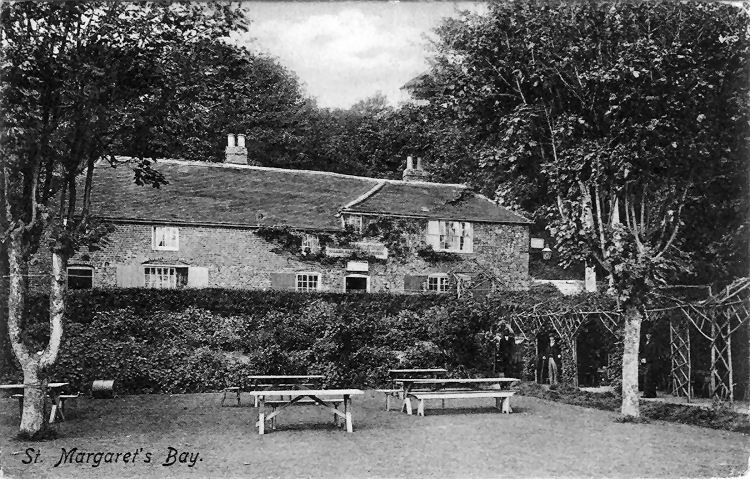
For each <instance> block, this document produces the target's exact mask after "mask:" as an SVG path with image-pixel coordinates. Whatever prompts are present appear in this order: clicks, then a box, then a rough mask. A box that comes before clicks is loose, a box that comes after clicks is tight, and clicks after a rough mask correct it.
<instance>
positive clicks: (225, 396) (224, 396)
mask: <svg viewBox="0 0 750 479" xmlns="http://www.w3.org/2000/svg"><path fill="white" fill-rule="evenodd" d="M226 398H227V391H226V389H225V390H224V394H222V395H221V405H220V406H219V407H224V400H225V399H226Z"/></svg>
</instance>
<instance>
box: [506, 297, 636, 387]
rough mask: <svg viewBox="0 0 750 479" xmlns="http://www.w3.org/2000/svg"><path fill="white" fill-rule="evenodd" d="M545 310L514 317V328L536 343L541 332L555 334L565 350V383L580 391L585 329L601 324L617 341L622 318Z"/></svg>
mask: <svg viewBox="0 0 750 479" xmlns="http://www.w3.org/2000/svg"><path fill="white" fill-rule="evenodd" d="M547 306H548V305H547ZM542 307H543V305H538V306H537V307H535V308H534V309H533V310H532V311H530V312H520V311H519V312H516V313H513V314H512V315H511V317H510V321H511V326H512V328H513V329H514V331H518V332H519V333H520V334H521V337H523V338H524V339H525V340H527V341H532V340H534V339H535V338H536V336H537V335H538V334H539V333H540V332H544V331H554V332H555V333H556V334H557V336H558V337H559V338H560V341H561V342H562V343H563V345H564V346H565V348H564V349H563V351H562V355H563V358H562V361H563V380H564V381H565V382H568V383H571V384H573V385H574V386H576V387H577V386H578V348H577V341H576V340H577V339H578V334H579V332H580V330H581V327H582V326H583V325H584V324H586V323H588V322H589V321H593V320H598V321H600V322H601V324H602V325H603V326H604V327H605V328H606V329H607V331H609V332H610V333H611V334H612V335H613V336H614V337H617V335H618V333H617V332H618V330H619V329H620V324H621V323H620V320H621V315H620V313H618V312H615V311H603V310H595V311H585V310H579V309H577V308H575V307H574V308H570V309H560V310H542ZM537 355H538V352H537Z"/></svg>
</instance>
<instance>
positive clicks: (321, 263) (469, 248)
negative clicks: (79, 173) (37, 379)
mask: <svg viewBox="0 0 750 479" xmlns="http://www.w3.org/2000/svg"><path fill="white" fill-rule="evenodd" d="M127 163H128V160H127V159H123V164H121V165H119V166H118V167H117V168H112V167H111V166H110V165H109V164H106V163H105V164H102V165H101V166H97V167H96V169H95V176H94V181H93V184H94V187H93V190H92V200H91V210H92V212H93V214H94V215H95V216H96V217H98V218H100V219H102V220H105V221H106V222H108V223H110V224H111V225H112V227H113V228H112V230H113V231H112V232H111V233H110V234H109V235H108V236H107V238H106V241H105V242H104V243H103V244H102V245H101V246H100V247H99V248H98V249H96V250H91V251H89V250H84V251H80V252H79V253H77V254H76V256H75V257H73V258H72V259H71V261H70V266H69V270H68V273H69V286H70V287H71V288H89V287H105V288H109V287H152V288H179V287H222V288H247V289H290V290H298V291H309V290H316V291H317V290H319V291H351V292H376V291H390V292H403V291H406V292H415V291H435V292H445V291H450V290H452V289H455V288H457V287H464V288H469V287H471V285H472V284H473V285H474V286H475V287H476V286H477V285H479V284H480V283H481V284H482V285H483V288H492V289H508V290H517V289H526V288H528V283H529V278H528V256H529V255H528V249H529V231H528V230H529V228H528V225H529V222H528V220H526V219H525V218H523V217H521V216H519V215H517V214H515V213H513V212H511V211H508V210H507V209H505V208H502V207H500V206H498V205H496V204H495V203H493V202H492V201H490V200H489V199H487V198H485V197H483V196H481V195H477V194H474V193H472V192H470V191H469V190H468V189H467V188H466V187H465V186H464V185H459V184H441V183H433V182H430V181H429V175H428V173H427V171H425V169H424V168H423V167H422V164H421V161H419V160H418V161H417V162H416V164H415V162H413V161H412V159H411V158H409V159H408V164H407V168H406V169H405V171H404V172H403V180H384V179H376V178H366V177H358V176H350V175H343V174H337V173H329V172H322V171H306V170H288V169H280V168H267V167H261V166H254V165H251V164H248V159H247V150H246V149H245V147H244V136H243V135H238V138H237V141H236V142H235V138H234V136H233V135H229V142H228V146H227V159H226V161H225V162H224V163H204V162H191V161H182V160H167V159H165V160H159V161H157V162H156V164H155V169H157V170H158V171H159V172H161V173H162V174H163V175H164V176H165V178H166V180H167V181H168V184H166V185H163V186H161V187H160V188H158V189H157V188H151V187H144V186H138V185H136V184H135V183H134V182H133V178H132V171H131V169H130V168H128V167H127ZM373 227H374V230H375V231H376V234H372V231H373ZM389 246H390V248H389ZM488 285H489V286H488Z"/></svg>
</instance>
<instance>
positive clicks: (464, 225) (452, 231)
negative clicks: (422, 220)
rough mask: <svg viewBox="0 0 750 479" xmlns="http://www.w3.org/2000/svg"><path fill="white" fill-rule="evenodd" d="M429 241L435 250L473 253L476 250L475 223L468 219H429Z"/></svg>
mask: <svg viewBox="0 0 750 479" xmlns="http://www.w3.org/2000/svg"><path fill="white" fill-rule="evenodd" d="M427 243H428V244H430V245H432V248H433V249H434V250H435V251H450V252H453V253H471V252H473V251H474V228H473V225H472V224H471V223H469V222H468V221H442V220H432V221H429V222H428V223H427Z"/></svg>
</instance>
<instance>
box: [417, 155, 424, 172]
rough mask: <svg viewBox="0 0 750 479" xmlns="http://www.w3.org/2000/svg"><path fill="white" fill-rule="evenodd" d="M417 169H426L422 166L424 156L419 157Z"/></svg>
mask: <svg viewBox="0 0 750 479" xmlns="http://www.w3.org/2000/svg"><path fill="white" fill-rule="evenodd" d="M417 169H418V170H423V169H424V168H422V157H421V156H418V157H417Z"/></svg>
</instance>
